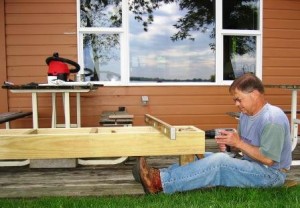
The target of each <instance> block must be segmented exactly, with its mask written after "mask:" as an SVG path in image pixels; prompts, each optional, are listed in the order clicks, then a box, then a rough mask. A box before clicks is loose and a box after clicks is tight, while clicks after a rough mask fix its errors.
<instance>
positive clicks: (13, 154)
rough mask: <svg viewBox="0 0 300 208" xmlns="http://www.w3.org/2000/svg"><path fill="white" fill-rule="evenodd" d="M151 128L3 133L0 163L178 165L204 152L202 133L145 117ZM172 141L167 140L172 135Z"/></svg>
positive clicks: (44, 130) (27, 130) (40, 130)
mask: <svg viewBox="0 0 300 208" xmlns="http://www.w3.org/2000/svg"><path fill="white" fill-rule="evenodd" d="M145 119H146V120H147V121H148V122H151V123H156V125H155V126H138V127H91V128H70V129H53V128H52V129H3V130H1V131H0V160H20V159H61V158H101V157H103V158H107V157H124V156H163V155H180V156H181V157H180V158H181V159H180V163H181V164H185V163H187V162H189V161H191V160H193V159H194V157H195V154H203V153H204V152H205V132H204V131H202V130H200V129H198V128H196V127H194V126H170V125H168V124H166V123H164V122H161V121H160V120H158V119H156V118H154V117H152V116H150V115H146V116H145ZM174 129H175V131H176V132H175V134H176V135H175V137H174V138H173V137H172V139H170V137H171V135H173V133H171V134H170V133H169V132H172V131H174Z"/></svg>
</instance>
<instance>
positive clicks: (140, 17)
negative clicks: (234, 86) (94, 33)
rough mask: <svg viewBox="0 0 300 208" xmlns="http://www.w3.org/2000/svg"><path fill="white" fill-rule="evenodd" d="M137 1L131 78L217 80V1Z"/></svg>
mask: <svg viewBox="0 0 300 208" xmlns="http://www.w3.org/2000/svg"><path fill="white" fill-rule="evenodd" d="M137 2H138V1H130V7H129V8H130V22H129V24H130V26H129V29H130V36H129V37H130V81H133V82H138V81H143V82H145V81H148V82H183V81H185V82H201V81H206V82H207V81H215V53H214V52H215V50H214V49H215V9H214V8H215V7H214V1H211V0H206V1H188V2H185V1H184V2H181V3H180V7H179V5H178V4H177V3H176V2H175V3H174V2H170V3H164V1H153V2H151V1H144V3H143V4H142V5H141V4H139V5H138V3H137ZM180 8H181V9H180ZM195 17H197V18H195Z"/></svg>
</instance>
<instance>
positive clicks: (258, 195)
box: [0, 186, 300, 208]
mask: <svg viewBox="0 0 300 208" xmlns="http://www.w3.org/2000/svg"><path fill="white" fill-rule="evenodd" d="M0 207H1V208H19V207H20V208H26V207H30V208H43V207H51V208H65V207H66V208H96V207H124V208H126V207H128V208H135V207H141V208H146V207H149V208H168V207H170V208H176V207H180V208H182V207H189V208H193V207H210V208H219V207H220V208H226V207H232V208H233V207H234V208H239V207H242V208H244V207H255V208H258V207H264V208H269V207H272V208H279V207H280V208H281V207H284V208H285V207H287V208H288V207H291V208H293V207H300V186H295V187H291V188H283V187H281V188H269V189H252V188H251V189H250V188H249V189H241V188H223V187H218V188H210V189H203V190H197V191H192V192H186V193H176V194H171V195H167V194H157V195H137V196H128V195H124V196H99V197H42V198H26V199H0Z"/></svg>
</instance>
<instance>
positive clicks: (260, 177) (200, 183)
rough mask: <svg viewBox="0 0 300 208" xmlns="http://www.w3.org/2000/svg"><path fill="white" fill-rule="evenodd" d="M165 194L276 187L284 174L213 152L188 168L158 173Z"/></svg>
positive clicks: (282, 181) (190, 164)
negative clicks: (234, 188) (219, 188)
mask: <svg viewBox="0 0 300 208" xmlns="http://www.w3.org/2000/svg"><path fill="white" fill-rule="evenodd" d="M160 177H161V181H162V186H163V191H164V193H174V192H182V191H188V190H193V189H199V188H205V187H215V186H227V187H276V186H281V185H283V183H284V181H285V178H286V174H285V173H283V172H280V171H279V170H276V169H274V168H270V167H267V166H264V165H262V164H259V163H256V162H251V161H248V160H243V159H236V158H232V157H230V156H229V155H227V154H226V153H213V154H211V155H210V156H208V157H205V158H203V159H200V160H196V161H195V162H192V163H189V164H187V165H183V166H179V165H178V164H174V165H172V166H170V167H169V168H163V169H161V170H160Z"/></svg>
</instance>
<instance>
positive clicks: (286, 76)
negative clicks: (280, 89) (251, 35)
mask: <svg viewBox="0 0 300 208" xmlns="http://www.w3.org/2000/svg"><path fill="white" fill-rule="evenodd" d="M263 17H264V22H263V26H264V30H263V37H264V38H263V46H264V47H263V75H264V76H263V80H264V82H265V83H269V84H300V53H299V52H300V30H299V29H300V1H286V0H264V16H263Z"/></svg>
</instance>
